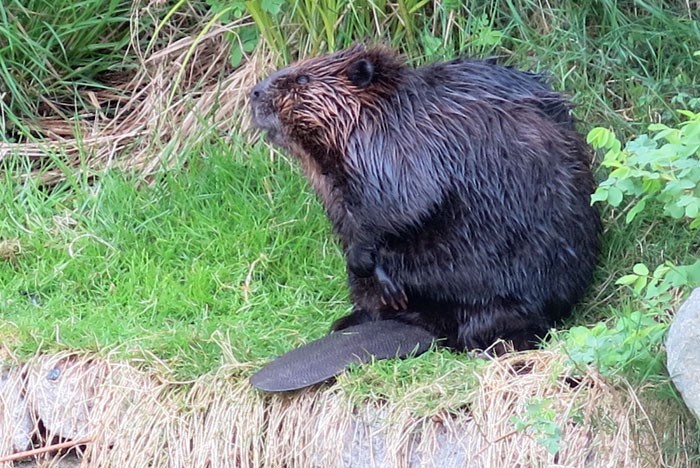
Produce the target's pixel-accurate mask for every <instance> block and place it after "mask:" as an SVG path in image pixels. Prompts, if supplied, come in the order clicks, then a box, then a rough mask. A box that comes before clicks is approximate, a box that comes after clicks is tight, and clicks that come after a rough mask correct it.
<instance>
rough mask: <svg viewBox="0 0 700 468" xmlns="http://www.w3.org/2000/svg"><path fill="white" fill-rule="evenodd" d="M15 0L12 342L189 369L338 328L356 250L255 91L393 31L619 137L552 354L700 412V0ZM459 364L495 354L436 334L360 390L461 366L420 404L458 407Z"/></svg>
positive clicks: (357, 386) (261, 354) (27, 349)
mask: <svg viewBox="0 0 700 468" xmlns="http://www.w3.org/2000/svg"><path fill="white" fill-rule="evenodd" d="M0 1H1V3H0V174H1V175H2V178H3V181H2V183H1V184H0V342H1V343H2V346H3V348H4V351H3V352H4V353H5V355H6V356H12V357H13V359H19V360H22V359H27V358H29V357H30V356H34V355H36V354H37V353H47V352H56V351H61V350H76V349H79V350H88V351H92V352H94V353H97V354H101V355H104V356H109V357H110V358H120V359H129V360H131V361H132V362H137V363H140V365H141V366H143V367H144V368H154V369H158V371H159V372H162V373H164V374H165V375H170V376H171V377H172V378H173V379H193V378H196V377H197V376H199V375H202V374H203V373H206V372H209V371H212V370H214V369H216V368H217V367H218V366H219V365H220V364H221V362H222V361H224V360H226V359H234V360H235V361H237V362H252V363H254V364H260V363H262V362H264V361H265V360H266V359H269V358H271V357H273V356H276V355H278V354H280V353H282V352H284V351H285V350H288V349H290V348H291V347H294V346H297V345H299V344H301V343H304V342H306V341H308V340H311V339H315V338H317V337H319V336H321V335H323V334H324V333H326V331H327V328H328V326H329V324H330V323H332V321H333V319H334V318H336V317H338V316H340V315H342V314H345V313H347V311H348V308H349V306H348V301H347V291H346V289H345V273H344V267H343V262H342V258H341V255H340V251H339V249H338V247H337V245H336V244H335V243H334V241H333V240H332V237H331V235H330V230H329V227H328V223H327V221H326V220H325V218H324V216H323V213H322V210H321V209H320V206H319V204H318V203H317V201H316V200H315V199H314V197H313V195H312V194H311V192H310V190H309V188H308V186H307V184H306V182H305V181H304V180H303V178H302V177H301V176H300V174H299V173H298V171H297V169H296V166H295V165H294V163H293V162H292V161H290V160H289V159H288V158H287V157H286V156H284V155H282V154H279V153H277V152H273V151H271V150H270V149H269V148H268V147H267V146H266V145H265V144H264V143H262V142H259V141H258V140H257V137H255V136H254V135H251V134H250V133H249V132H248V131H247V127H246V114H245V106H244V104H245V94H246V91H247V89H248V88H249V86H251V85H252V84H253V83H254V82H255V80H256V79H257V78H259V77H260V76H262V75H263V74H264V73H265V72H267V71H270V70H272V69H274V68H275V67H276V66H279V65H281V64H284V63H288V62H289V61H291V60H293V59H296V58H298V57H302V56H308V55H312V54H318V53H321V52H324V51H328V50H336V49H338V48H341V47H345V46H347V45H350V44H352V43H354V42H356V41H365V42H382V43H385V44H389V45H391V46H393V47H396V48H398V49H399V50H401V51H402V52H403V53H404V54H405V55H406V57H407V60H408V61H409V62H410V63H411V64H414V65H420V64H421V63H425V62H429V61H432V60H438V59H446V58H451V57H455V56H457V55H468V56H474V57H484V56H498V57H500V60H502V61H503V62H504V63H507V64H511V65H514V66H517V67H521V68H525V69H530V70H536V71H542V72H548V73H550V74H551V78H552V83H553V86H554V87H555V88H556V89H558V90H563V91H565V92H567V93H568V94H570V95H571V96H572V99H573V101H574V102H575V103H576V105H577V107H576V109H575V110H574V113H575V114H576V116H577V117H578V119H579V121H580V125H579V128H580V130H581V131H582V132H584V133H588V132H589V131H590V133H589V141H590V142H591V144H592V145H594V146H595V147H596V148H600V149H601V151H600V152H599V154H598V158H597V160H596V163H595V167H596V171H597V172H596V174H597V177H598V180H599V181H600V189H599V190H598V192H597V193H596V196H595V197H594V200H595V202H596V203H599V204H600V207H601V209H602V212H603V216H604V222H605V245H604V251H603V255H602V257H601V264H600V268H599V270H598V273H597V275H596V280H595V285H594V287H593V288H592V291H591V293H590V294H589V296H588V298H587V299H586V301H585V302H584V303H583V304H582V305H581V306H580V307H579V308H578V309H577V311H576V314H575V316H574V318H573V319H572V320H571V322H570V323H569V325H570V326H571V327H570V328H568V329H565V330H562V331H559V332H556V333H555V334H554V337H553V339H552V340H550V342H549V343H548V344H547V345H546V346H550V347H552V348H556V349H561V350H563V352H565V353H566V354H567V355H568V357H569V359H570V362H571V363H573V364H574V365H575V366H581V367H588V366H593V367H595V368H596V369H598V370H599V371H600V372H601V373H602V375H604V376H605V378H607V379H610V381H613V382H616V381H625V382H627V383H631V384H632V385H634V386H635V388H637V389H639V391H640V392H642V389H643V391H644V392H646V394H652V395H653V398H656V399H660V400H667V401H673V402H676V403H677V407H678V408H679V411H682V410H680V408H681V405H680V403H679V400H678V396H677V395H676V394H675V392H674V391H673V389H672V387H671V386H670V384H669V379H668V376H667V374H666V373H665V370H664V367H663V358H664V347H663V338H664V336H665V331H666V329H667V326H668V323H669V320H670V319H671V318H672V312H673V310H674V308H675V307H677V305H678V304H679V303H680V301H681V300H682V298H683V297H685V295H687V293H688V292H689V291H690V289H691V288H692V287H694V286H697V285H700V261H698V252H699V250H700V236H698V230H697V228H698V227H700V222H699V221H698V220H699V219H700V217H698V211H699V208H700V189H699V188H698V182H699V181H700V162H699V161H698V154H699V151H700V150H699V148H700V114H698V112H700V95H699V94H698V92H697V90H698V89H700V88H699V86H700V83H699V82H698V81H699V78H698V77H700V57H699V51H700V26H699V24H700V23H698V19H699V18H700V4H699V3H698V2H691V1H685V2H683V1H639V0H638V1H631V0H596V1H591V2H578V1H575V0H553V1H539V0H537V1H536V0H473V1H458V0H445V1H431V0H398V1H386V0H373V1H355V2H353V1H348V0H322V1H307V0H294V1H289V0H260V1H245V2H237V1H225V0H206V1H185V0H180V1H160V0H153V1H150V2H147V1H141V2H139V1H136V2H130V1H123V0H110V1H102V0H83V1H81V2H74V1H68V0H54V1H49V0H0ZM0 356H1V354H0ZM457 365H459V366H467V367H468V368H469V369H471V370H472V371H473V372H474V374H473V375H477V374H478V372H479V369H480V368H481V367H482V366H483V363H480V362H475V361H474V360H472V359H470V358H469V357H468V356H459V355H453V354H450V353H446V352H444V351H439V350H435V351H433V352H431V353H428V354H426V355H425V356H422V357H420V358H419V359H416V360H413V361H411V362H410V363H409V362H388V363H376V364H374V365H372V366H368V367H367V368H365V369H360V370H355V371H353V372H351V373H350V375H349V376H348V377H347V379H345V380H342V381H341V384H342V385H343V386H344V388H346V389H347V391H348V393H350V394H352V395H356V396H358V398H367V397H368V396H371V397H372V398H398V397H399V396H400V395H405V394H406V392H409V389H412V388H415V387H416V385H417V384H416V382H431V381H434V380H435V379H436V378H437V376H441V375H442V376H444V375H450V376H452V377H451V378H448V379H443V381H442V383H441V388H440V391H439V392H437V393H436V392H432V391H426V392H423V393H420V392H418V393H416V394H414V395H413V400H414V401H415V407H416V408H423V409H425V408H429V409H430V408H432V409H434V408H435V407H438V406H441V405H454V406H459V405H460V404H461V403H464V402H467V401H469V398H471V397H470V394H469V392H466V391H464V388H465V385H467V386H468V385H469V382H467V383H466V384H465V377H464V375H465V374H464V373H463V372H462V373H461V374H459V375H455V374H454V373H451V371H450V370H451V369H452V368H454V366H457ZM470 375H472V374H470ZM475 381H476V380H475V379H474V380H473V381H472V382H471V383H474V382H475ZM451 389H452V390H455V392H451V391H450V390H451ZM459 392H461V395H462V396H461V397H454V399H451V400H449V401H446V399H445V395H446V394H452V393H455V394H456V393H459ZM460 398H461V399H462V400H464V401H462V400H460ZM460 402H461V403H460ZM533 408H535V410H536V411H534V414H535V416H532V415H531V419H532V418H533V417H534V418H535V419H537V418H539V419H537V420H538V421H539V420H540V419H542V418H544V420H545V422H547V421H546V420H547V418H550V416H547V415H548V413H547V411H545V410H546V408H544V409H543V408H542V407H541V406H537V405H535V406H533ZM538 408H539V409H538ZM550 419H551V418H550ZM522 427H532V425H529V426H528V424H527V423H526V424H524V425H522ZM538 427H539V426H538ZM543 427H544V429H542V430H543V431H544V434H545V437H544V438H543V439H542V440H543V441H544V443H554V444H555V445H554V447H555V448H556V443H557V441H558V439H557V437H559V436H557V433H556V431H553V430H550V429H551V428H550V429H547V426H546V425H545V426H543ZM548 430H549V431H550V432H547V431H548Z"/></svg>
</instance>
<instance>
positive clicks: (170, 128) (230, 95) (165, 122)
mask: <svg viewBox="0 0 700 468" xmlns="http://www.w3.org/2000/svg"><path fill="white" fill-rule="evenodd" d="M182 10H183V11H182V12H178V13H176V14H175V15H174V16H173V17H172V18H170V20H169V21H168V22H167V23H165V24H162V25H161V26H162V28H160V29H159V31H158V35H157V37H156V38H155V39H153V40H152V41H151V43H150V44H144V43H143V40H142V39H139V38H140V37H143V36H144V35H146V36H148V35H149V34H144V31H140V30H139V28H140V26H139V25H140V24H143V23H144V22H143V21H142V20H141V16H143V15H147V14H149V11H150V10H149V5H148V4H146V5H145V6H143V5H141V2H134V8H133V11H132V21H131V24H132V37H133V39H132V45H131V49H132V51H133V53H134V55H135V56H136V57H137V68H136V70H135V71H133V72H126V71H125V72H119V73H113V74H111V75H108V76H104V77H103V82H102V84H103V85H105V86H106V87H107V88H108V89H104V90H99V91H93V90H88V91H83V92H81V93H80V96H77V97H76V98H75V99H74V102H75V101H77V102H84V103H87V104H88V105H87V106H86V108H85V109H80V114H79V115H78V117H77V118H75V117H73V112H74V109H69V110H66V109H64V108H63V105H62V103H60V102H52V101H50V100H49V99H47V98H44V99H43V108H44V111H45V113H46V116H44V117H40V118H38V119H37V120H36V121H34V122H31V123H27V125H28V126H30V127H31V129H32V133H33V134H34V135H35V138H34V141H32V142H25V143H4V142H0V163H1V162H3V160H6V159H9V158H19V159H22V160H28V161H30V162H31V164H32V167H35V168H36V171H35V173H34V174H32V176H33V177H40V179H41V180H42V181H44V182H47V183H50V182H53V181H56V180H58V179H61V178H64V177H65V173H64V171H65V170H69V171H71V173H72V174H76V173H80V172H81V171H86V172H87V173H88V174H90V175H93V174H99V173H100V172H101V171H103V170H105V169H108V168H119V169H126V170H129V171H134V172H137V173H140V174H142V175H144V176H148V175H150V174H152V173H153V172H154V171H156V170H157V169H159V168H162V167H165V168H167V167H172V166H173V165H174V164H176V163H177V162H178V156H179V155H180V154H181V153H182V152H183V151H184V150H186V149H187V148H188V147H192V146H194V145H196V144H197V143H198V142H200V141H201V140H202V139H203V138H210V137H211V136H212V135H213V131H214V130H219V131H221V132H223V133H224V134H225V133H227V132H228V130H230V129H231V128H235V129H238V128H239V127H241V126H242V125H245V119H246V116H245V113H244V112H243V113H242V112H240V111H241V109H243V107H244V106H243V103H244V101H245V96H246V94H247V91H248V89H249V87H250V86H251V83H254V82H255V80H256V77H257V76H258V74H259V73H260V70H261V69H262V68H265V67H267V66H269V64H266V62H269V60H270V54H269V53H266V52H264V51H262V50H260V51H258V53H256V54H255V55H254V56H252V57H250V58H249V60H247V61H246V62H245V63H244V65H242V66H240V67H239V68H237V69H235V70H234V69H233V68H232V67H231V65H230V63H229V54H230V52H229V51H230V43H229V42H227V40H226V38H225V37H224V35H225V33H226V32H227V31H230V30H232V29H235V28H237V27H239V26H241V25H242V24H244V22H245V21H249V19H247V18H243V19H242V20H240V21H239V22H235V23H232V24H228V25H225V26H224V25H221V24H218V23H216V24H211V25H210V24H208V20H209V19H208V18H203V17H201V16H198V14H197V13H196V12H195V11H194V10H189V9H187V8H183V9H182ZM155 21H156V22H157V19H156V20H155ZM193 24H194V26H193ZM148 33H150V32H148ZM151 44H162V45H161V46H157V47H156V46H151ZM57 161H58V162H57ZM62 166H63V168H62Z"/></svg>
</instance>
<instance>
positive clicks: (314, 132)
mask: <svg viewBox="0 0 700 468" xmlns="http://www.w3.org/2000/svg"><path fill="white" fill-rule="evenodd" d="M403 67H404V64H403V63H402V61H401V60H400V59H399V57H398V56H397V55H396V54H395V53H394V52H392V51H390V50H388V49H385V48H382V47H372V48H366V47H364V46H362V45H356V46H354V47H351V48H349V49H345V50H342V51H340V52H336V53H333V54H328V55H323V56H319V57H314V58H309V59H306V60H301V61H299V62H296V63H294V64H292V65H290V66H288V67H286V68H283V69H281V70H279V71H277V72H275V73H273V74H272V75H270V76H269V77H268V78H267V79H265V80H264V81H262V82H260V83H258V84H257V85H256V86H255V87H253V89H252V90H251V92H250V102H251V107H252V117H253V124H254V125H255V126H256V127H257V128H259V129H261V130H264V131H266V132H267V137H268V140H269V141H270V142H272V143H273V144H276V145H278V146H281V147H283V148H285V149H287V150H290V151H291V152H292V153H299V152H305V153H307V154H314V155H317V156H321V155H328V154H339V153H340V154H342V153H344V149H345V145H346V144H347V141H348V138H349V137H350V135H351V134H352V131H353V130H354V129H355V127H356V125H357V123H358V120H359V117H360V114H361V111H362V109H363V108H367V107H376V104H377V102H378V100H379V99H381V97H382V96H386V95H388V94H391V93H392V91H393V90H394V89H395V88H396V87H397V86H398V81H399V79H400V76H401V73H400V70H401V69H402V68H403Z"/></svg>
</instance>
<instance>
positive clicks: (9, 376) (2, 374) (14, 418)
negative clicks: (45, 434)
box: [0, 363, 34, 452]
mask: <svg viewBox="0 0 700 468" xmlns="http://www.w3.org/2000/svg"><path fill="white" fill-rule="evenodd" d="M0 364H2V363H0ZM0 429H2V430H8V431H9V432H10V433H7V434H4V433H0V445H2V446H6V445H5V444H10V445H11V452H21V451H23V450H27V449H28V448H29V445H30V443H31V441H32V432H33V431H34V423H33V421H32V415H31V413H30V411H29V404H28V402H27V399H26V398H25V397H24V382H23V381H22V375H21V369H12V370H7V371H2V370H0Z"/></svg>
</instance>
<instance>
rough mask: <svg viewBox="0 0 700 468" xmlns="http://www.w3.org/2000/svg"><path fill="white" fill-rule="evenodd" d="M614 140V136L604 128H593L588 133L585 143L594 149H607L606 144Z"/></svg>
mask: <svg viewBox="0 0 700 468" xmlns="http://www.w3.org/2000/svg"><path fill="white" fill-rule="evenodd" d="M613 139H615V135H614V134H613V133H612V132H611V131H610V130H608V129H607V128H604V127H595V128H593V129H591V131H589V132H588V135H587V136H586V142H588V144H589V145H591V146H593V147H594V148H596V149H598V148H607V147H608V143H609V142H610V141H612V140H613Z"/></svg>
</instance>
